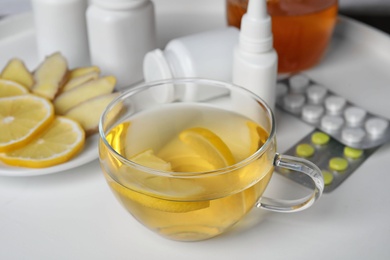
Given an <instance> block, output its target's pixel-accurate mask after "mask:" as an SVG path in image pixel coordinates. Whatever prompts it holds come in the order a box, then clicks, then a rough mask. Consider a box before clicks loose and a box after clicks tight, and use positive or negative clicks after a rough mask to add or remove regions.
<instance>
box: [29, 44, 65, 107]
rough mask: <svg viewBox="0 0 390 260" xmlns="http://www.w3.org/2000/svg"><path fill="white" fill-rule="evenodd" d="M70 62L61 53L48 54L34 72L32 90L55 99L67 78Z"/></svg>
mask: <svg viewBox="0 0 390 260" xmlns="http://www.w3.org/2000/svg"><path fill="white" fill-rule="evenodd" d="M67 73H68V63H67V61H66V59H65V57H64V56H62V55H61V53H59V52H56V53H54V54H52V55H50V56H47V57H46V58H45V60H44V61H43V62H42V63H41V64H40V65H39V66H38V68H37V70H36V71H35V72H34V79H35V84H34V85H33V87H32V92H33V93H34V94H37V95H39V96H42V97H45V98H47V99H49V100H53V99H54V97H55V96H56V94H57V93H58V91H59V90H60V88H61V87H62V85H63V83H64V82H65V81H66V79H67Z"/></svg>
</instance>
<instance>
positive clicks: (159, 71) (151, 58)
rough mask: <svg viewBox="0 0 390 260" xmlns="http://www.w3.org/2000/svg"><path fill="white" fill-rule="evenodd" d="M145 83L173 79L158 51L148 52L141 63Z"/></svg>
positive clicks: (165, 61)
mask: <svg viewBox="0 0 390 260" xmlns="http://www.w3.org/2000/svg"><path fill="white" fill-rule="evenodd" d="M143 71H144V79H145V81H146V82H149V81H155V80H161V79H171V78H173V75H172V72H171V69H170V67H169V64H168V62H167V60H166V58H165V56H164V53H163V52H162V51H161V50H160V49H155V50H153V51H150V52H148V53H147V54H146V55H145V57H144V61H143Z"/></svg>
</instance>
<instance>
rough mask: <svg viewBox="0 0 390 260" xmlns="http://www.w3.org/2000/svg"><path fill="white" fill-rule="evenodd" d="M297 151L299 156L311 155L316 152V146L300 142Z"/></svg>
mask: <svg viewBox="0 0 390 260" xmlns="http://www.w3.org/2000/svg"><path fill="white" fill-rule="evenodd" d="M295 152H296V154H297V155H298V156H299V157H304V158H306V157H310V156H312V155H313V154H314V147H313V146H311V145H310V144H300V145H298V146H297V148H296V149H295Z"/></svg>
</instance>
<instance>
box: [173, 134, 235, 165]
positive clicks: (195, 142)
mask: <svg viewBox="0 0 390 260" xmlns="http://www.w3.org/2000/svg"><path fill="white" fill-rule="evenodd" d="M179 139H180V140H181V141H182V142H183V143H185V144H186V145H188V146H189V147H191V149H193V150H194V151H195V152H196V153H197V154H198V155H199V156H201V157H202V158H203V159H205V160H207V161H208V162H209V163H210V164H212V165H213V166H214V167H215V168H216V169H219V168H224V167H226V166H229V165H232V164H234V163H235V160H234V157H233V154H232V152H231V151H230V149H229V147H228V146H227V145H226V144H225V143H224V142H223V141H222V139H221V138H220V137H219V136H218V135H216V134H215V133H213V132H212V131H210V130H208V129H206V128H202V127H194V128H190V129H186V130H184V131H183V132H181V133H180V135H179Z"/></svg>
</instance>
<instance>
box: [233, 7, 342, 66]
mask: <svg viewBox="0 0 390 260" xmlns="http://www.w3.org/2000/svg"><path fill="white" fill-rule="evenodd" d="M264 1H267V9H268V13H269V15H270V16H271V20H272V33H273V38H274V48H275V50H276V52H277V53H278V72H279V73H293V72H298V71H302V70H306V69H309V68H311V67H313V66H315V65H316V64H318V63H319V62H320V60H321V58H322V57H323V55H324V54H325V51H326V49H327V46H328V44H329V42H330V39H331V36H332V33H333V30H334V27H335V24H336V20H337V13H338V0H264ZM247 6H248V0H226V14H227V22H228V24H229V25H231V26H236V27H238V28H240V26H241V18H242V16H243V15H244V14H245V13H246V10H247Z"/></svg>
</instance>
